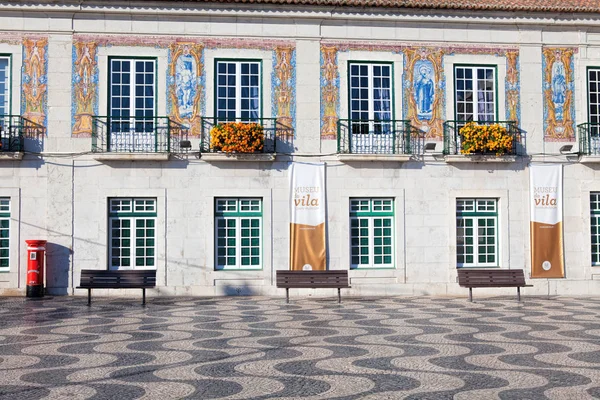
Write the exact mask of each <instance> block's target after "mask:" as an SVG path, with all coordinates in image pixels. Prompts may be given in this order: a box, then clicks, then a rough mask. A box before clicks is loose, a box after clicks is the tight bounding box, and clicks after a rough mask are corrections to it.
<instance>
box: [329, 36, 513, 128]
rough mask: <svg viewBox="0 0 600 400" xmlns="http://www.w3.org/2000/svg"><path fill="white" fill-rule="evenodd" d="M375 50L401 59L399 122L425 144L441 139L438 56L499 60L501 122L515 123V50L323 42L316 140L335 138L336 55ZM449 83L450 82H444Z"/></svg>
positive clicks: (442, 86) (442, 94) (442, 85)
mask: <svg viewBox="0 0 600 400" xmlns="http://www.w3.org/2000/svg"><path fill="white" fill-rule="evenodd" d="M359 50H360V51H379V52H385V51H387V52H391V53H397V54H402V55H403V56H404V70H403V74H402V75H403V76H402V93H403V94H402V108H403V112H402V118H403V119H408V120H410V121H411V124H412V125H414V126H415V127H417V128H419V129H421V130H422V131H423V132H424V134H425V136H426V137H427V138H428V139H439V140H441V139H442V138H443V123H444V121H445V116H446V101H445V99H446V79H447V77H446V76H445V73H444V57H445V56H447V55H454V54H473V55H492V56H496V57H505V58H506V65H507V77H506V83H505V91H506V119H507V120H510V121H515V122H517V124H519V121H520V119H521V117H520V115H521V105H520V74H519V50H518V49H517V48H514V47H493V48H492V47H489V48H486V47H474V46H473V47H469V46H462V47H458V46H442V45H440V46H416V45H414V44H412V43H380V44H376V43H362V42H361V43H356V42H343V43H342V42H323V43H322V44H321V138H322V139H324V140H327V139H335V138H336V135H337V121H338V119H339V118H341V116H340V115H339V114H340V111H339V110H340V104H339V98H340V82H339V81H340V77H339V72H338V59H337V53H338V52H339V51H359ZM450 78H451V77H450Z"/></svg>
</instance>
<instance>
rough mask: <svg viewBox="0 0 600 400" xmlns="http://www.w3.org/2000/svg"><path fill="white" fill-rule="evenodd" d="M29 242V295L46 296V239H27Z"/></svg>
mask: <svg viewBox="0 0 600 400" xmlns="http://www.w3.org/2000/svg"><path fill="white" fill-rule="evenodd" d="M25 243H27V297H43V296H44V258H45V257H46V241H45V240H26V241H25Z"/></svg>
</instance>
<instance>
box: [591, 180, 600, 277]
mask: <svg viewBox="0 0 600 400" xmlns="http://www.w3.org/2000/svg"><path fill="white" fill-rule="evenodd" d="M590 225H591V227H590V228H591V235H592V237H591V239H592V265H594V266H599V265H600V192H592V193H590Z"/></svg>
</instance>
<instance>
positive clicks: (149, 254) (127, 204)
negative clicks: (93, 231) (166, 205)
mask: <svg viewBox="0 0 600 400" xmlns="http://www.w3.org/2000/svg"><path fill="white" fill-rule="evenodd" d="M108 216H109V217H108V224H109V250H108V251H109V267H110V268H111V269H152V268H156V199H152V198H114V199H110V200H109V206H108Z"/></svg>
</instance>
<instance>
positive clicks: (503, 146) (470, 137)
mask: <svg viewBox="0 0 600 400" xmlns="http://www.w3.org/2000/svg"><path fill="white" fill-rule="evenodd" d="M459 134H460V137H461V149H460V152H461V154H496V155H497V156H501V155H504V154H507V153H510V152H512V150H513V136H512V135H511V134H510V133H508V130H507V129H506V128H505V127H504V126H502V125H500V124H491V125H479V124H477V123H476V122H469V123H468V124H466V125H465V126H463V127H462V128H460V131H459Z"/></svg>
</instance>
